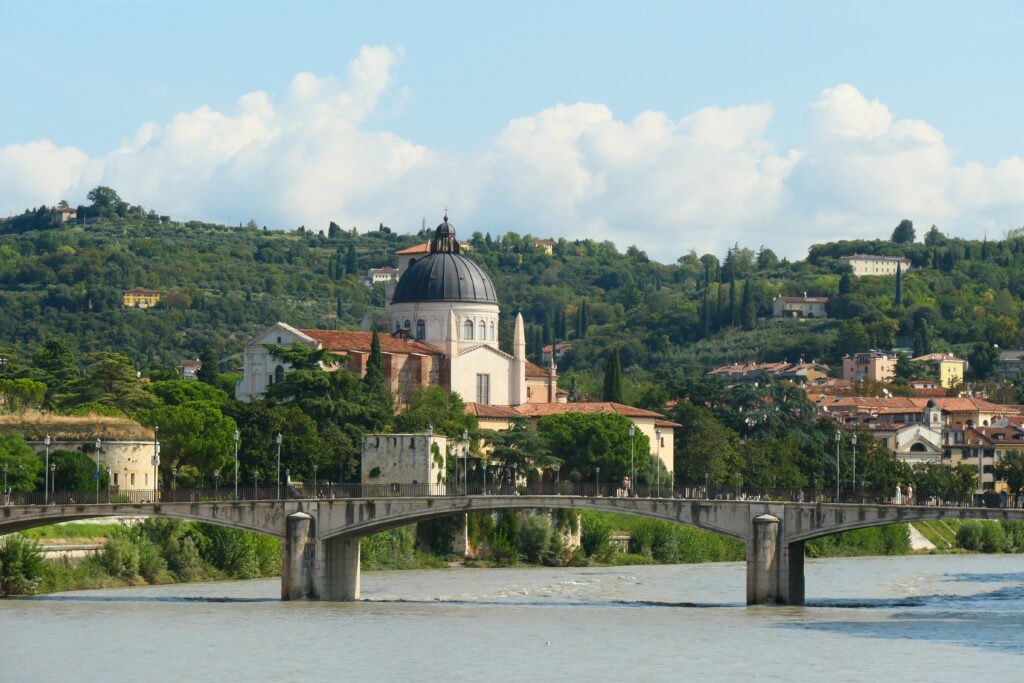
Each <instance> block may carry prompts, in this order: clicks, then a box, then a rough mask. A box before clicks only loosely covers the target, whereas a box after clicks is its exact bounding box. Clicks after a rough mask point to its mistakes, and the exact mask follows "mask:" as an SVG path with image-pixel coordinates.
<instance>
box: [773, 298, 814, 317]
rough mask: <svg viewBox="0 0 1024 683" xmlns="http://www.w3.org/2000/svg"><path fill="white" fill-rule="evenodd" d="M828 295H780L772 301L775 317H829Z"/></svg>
mask: <svg viewBox="0 0 1024 683" xmlns="http://www.w3.org/2000/svg"><path fill="white" fill-rule="evenodd" d="M827 304H828V297H827V296H807V295H806V294H804V295H803V296H779V297H776V298H775V301H774V302H773V303H772V317H773V318H827V317H828V313H826V311H825V306H826V305H827Z"/></svg>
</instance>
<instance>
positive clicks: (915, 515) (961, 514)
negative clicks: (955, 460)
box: [786, 506, 1024, 543]
mask: <svg viewBox="0 0 1024 683" xmlns="http://www.w3.org/2000/svg"><path fill="white" fill-rule="evenodd" d="M795 512H796V513H799V512H800V511H799V510H795ZM851 512H852V511H850V510H847V509H845V506H836V507H834V508H833V509H831V510H828V511H826V512H825V514H824V516H823V517H818V518H817V519H815V520H814V522H813V523H812V525H810V527H808V526H807V525H806V524H803V523H802V522H804V521H805V520H802V519H799V518H798V519H795V520H793V519H787V532H786V541H787V542H788V543H799V542H802V541H810V540H812V539H815V538H821V537H822V536H831V535H832V534H838V533H842V532H844V531H854V530H855V529H867V528H869V527H874V526H885V525H888V524H907V523H910V522H932V521H937V520H944V519H955V520H963V519H979V520H983V519H988V520H1008V521H1024V509H1014V508H938V507H896V508H889V509H887V510H880V511H879V513H878V514H876V515H875V516H871V515H865V514H863V511H857V513H858V514H848V513H851ZM787 516H788V515H787Z"/></svg>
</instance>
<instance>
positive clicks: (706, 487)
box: [704, 472, 711, 498]
mask: <svg viewBox="0 0 1024 683" xmlns="http://www.w3.org/2000/svg"><path fill="white" fill-rule="evenodd" d="M710 497H711V496H709V495H708V473H707V472H705V473H704V498H710Z"/></svg>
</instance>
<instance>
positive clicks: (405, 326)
mask: <svg viewBox="0 0 1024 683" xmlns="http://www.w3.org/2000/svg"><path fill="white" fill-rule="evenodd" d="M402 326H403V327H404V328H405V329H407V330H408V329H409V328H411V327H412V323H411V322H409V321H408V320H406V321H405V322H404V323H402Z"/></svg>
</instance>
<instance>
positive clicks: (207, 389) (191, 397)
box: [146, 379, 228, 406]
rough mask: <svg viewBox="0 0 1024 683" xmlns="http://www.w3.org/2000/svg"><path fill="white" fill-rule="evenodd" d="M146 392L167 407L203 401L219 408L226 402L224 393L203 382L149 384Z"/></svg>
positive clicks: (176, 381) (165, 381) (174, 381)
mask: <svg viewBox="0 0 1024 683" xmlns="http://www.w3.org/2000/svg"><path fill="white" fill-rule="evenodd" d="M146 390H147V391H149V392H150V393H152V394H154V395H155V396H157V398H159V399H160V400H161V401H163V402H164V403H165V404H166V405H169V406H180V405H181V404H183V403H188V402H190V401H204V402H206V403H210V404H212V405H215V406H220V405H222V404H223V403H224V402H225V401H227V400H228V395H227V394H226V393H225V392H224V391H221V390H220V389H218V388H216V387H212V386H210V385H209V384H206V383H204V382H194V381H192V380H187V379H172V380H163V381H160V382H150V383H149V384H148V385H147V386H146Z"/></svg>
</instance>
